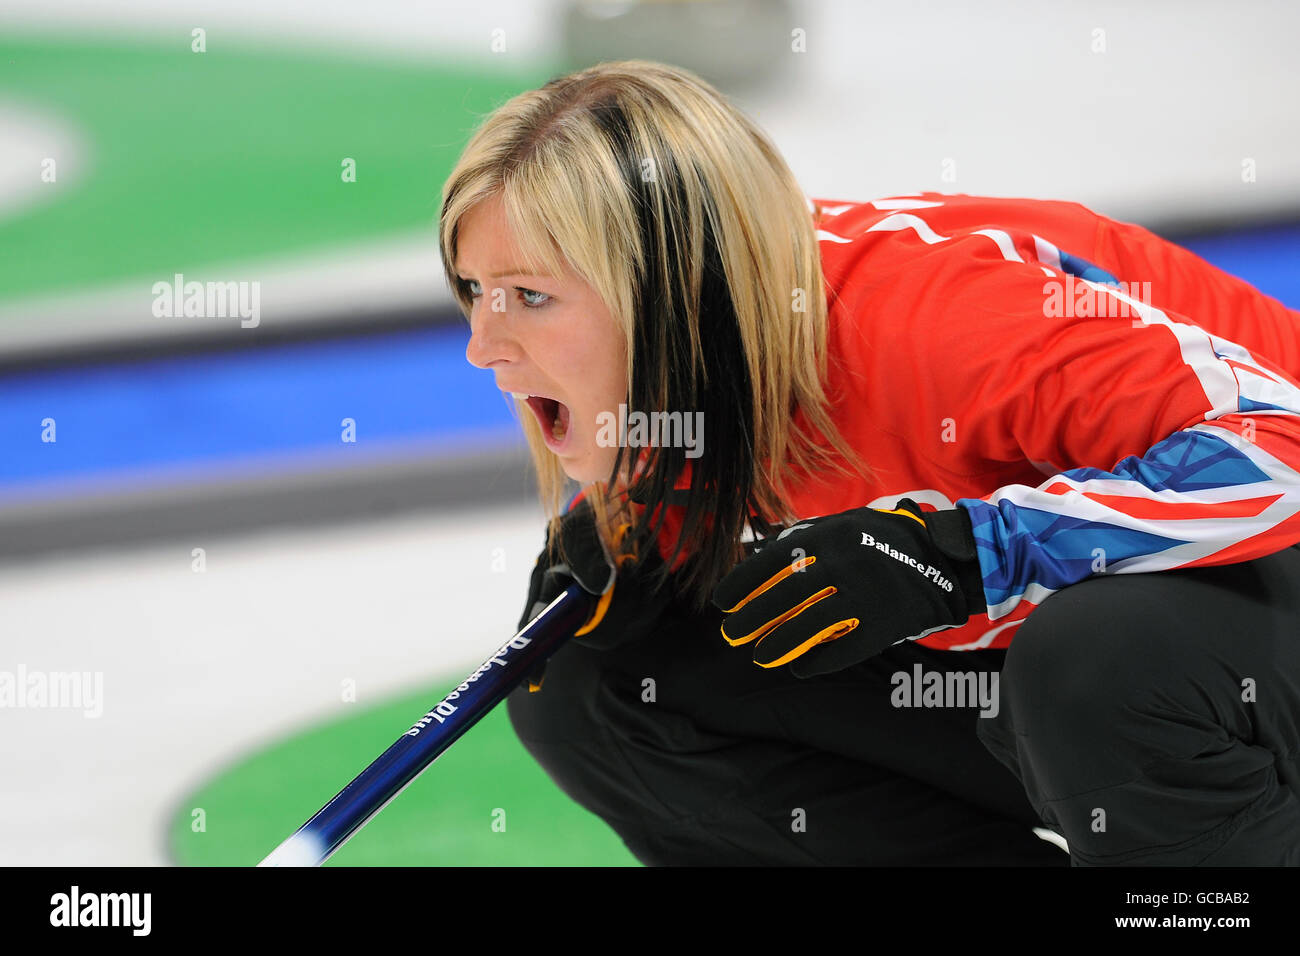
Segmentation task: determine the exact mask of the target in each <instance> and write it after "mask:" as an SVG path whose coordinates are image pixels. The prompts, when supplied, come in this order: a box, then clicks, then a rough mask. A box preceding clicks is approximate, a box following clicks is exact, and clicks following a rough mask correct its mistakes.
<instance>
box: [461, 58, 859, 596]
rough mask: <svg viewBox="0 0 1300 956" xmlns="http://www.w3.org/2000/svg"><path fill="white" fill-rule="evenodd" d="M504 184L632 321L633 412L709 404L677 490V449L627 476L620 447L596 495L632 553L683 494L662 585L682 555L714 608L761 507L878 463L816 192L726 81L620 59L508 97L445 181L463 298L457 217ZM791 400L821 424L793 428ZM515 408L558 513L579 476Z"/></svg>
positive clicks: (531, 225)
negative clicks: (861, 431) (842, 407)
mask: <svg viewBox="0 0 1300 956" xmlns="http://www.w3.org/2000/svg"><path fill="white" fill-rule="evenodd" d="M497 197H500V198H501V199H502V205H503V207H504V210H505V215H506V220H507V223H508V226H509V229H510V230H511V234H512V236H513V237H514V239H515V242H516V243H517V245H518V247H519V249H520V250H521V251H522V253H523V254H524V256H525V257H526V258H527V260H528V261H527V262H526V263H524V265H523V267H524V268H527V269H529V270H532V271H537V272H540V273H549V274H553V275H560V274H562V273H563V272H564V271H565V268H564V264H565V262H567V264H568V267H569V268H571V269H572V270H573V271H574V272H575V273H576V274H577V275H579V276H581V277H582V278H583V280H584V281H586V282H587V283H588V284H589V285H590V286H591V287H592V288H593V289H594V290H595V291H596V293H597V294H598V295H599V296H600V298H601V300H602V301H603V302H604V303H605V304H606V306H607V307H608V309H609V311H610V314H611V315H612V316H613V317H614V318H615V321H617V322H618V323H619V327H620V328H621V330H622V332H623V335H624V337H625V340H626V343H627V359H628V361H627V384H628V411H629V412H631V411H633V410H636V409H638V408H640V409H643V410H645V411H647V412H649V411H651V410H660V411H664V410H678V411H682V412H691V411H702V412H704V420H705V421H706V423H707V425H708V434H709V441H708V443H707V445H706V448H705V449H704V453H703V455H701V456H700V457H698V458H695V459H693V460H692V461H691V482H690V488H689V491H687V492H685V493H683V492H682V491H678V492H673V491H672V489H673V487H674V485H675V483H676V482H677V480H678V479H679V478H680V477H681V475H682V472H683V469H684V467H685V461H686V459H685V456H684V453H683V451H682V450H681V449H670V448H652V449H649V450H648V458H647V461H646V465H645V469H644V471H643V472H641V473H640V474H638V475H635V476H634V480H633V481H632V484H631V486H630V487H625V486H624V485H623V478H624V477H625V476H626V475H627V474H628V472H626V471H625V468H626V467H627V463H626V462H625V461H624V454H623V452H624V450H623V449H622V448H620V449H619V452H618V458H617V460H616V463H615V466H614V469H613V471H612V472H611V475H610V478H609V479H608V480H607V481H604V482H599V483H597V484H596V487H597V488H598V489H599V491H600V493H598V494H594V495H591V494H589V495H588V497H589V498H591V499H592V503H593V506H594V507H595V508H596V513H597V515H598V521H599V526H600V527H601V529H602V531H601V533H602V536H603V537H604V539H605V541H606V543H607V545H610V546H611V549H612V550H613V549H615V548H621V549H623V550H625V551H628V552H631V551H635V550H637V549H638V548H641V550H643V551H644V550H649V549H648V548H644V547H643V545H644V543H645V542H646V541H650V540H653V539H654V537H655V535H656V534H657V533H658V531H659V529H660V526H661V523H662V521H663V518H664V515H665V509H666V507H667V506H668V505H670V504H675V503H684V504H685V507H686V510H685V515H684V518H683V520H682V525H681V533H680V534H679V536H678V540H677V546H676V548H675V550H674V551H673V554H672V557H671V559H670V561H669V562H668V566H666V567H665V568H664V569H663V574H662V575H661V577H660V578H659V579H658V581H657V582H656V584H660V583H663V581H664V580H666V579H667V577H668V571H669V570H670V569H671V570H672V571H676V570H677V569H678V565H682V566H683V567H682V572H681V575H680V578H679V582H678V583H679V587H680V588H681V589H682V590H683V591H684V592H687V593H690V594H691V595H692V596H693V597H694V599H695V606H696V607H697V608H698V607H703V605H704V604H705V603H706V602H707V600H708V597H709V595H710V593H711V592H712V589H713V587H714V586H715V585H716V583H717V581H718V580H719V579H720V578H721V576H722V575H723V574H725V573H726V571H727V570H729V569H730V567H731V566H732V565H733V564H734V563H735V562H736V561H737V560H739V558H740V557H741V556H742V550H741V545H740V535H741V532H742V530H743V528H744V526H745V524H746V523H747V522H748V523H749V524H750V525H751V526H753V527H754V530H755V531H756V533H765V532H767V531H768V530H770V528H771V525H770V524H769V522H775V523H788V522H789V521H791V520H793V519H794V518H795V517H798V516H796V515H793V514H791V513H790V509H789V505H788V501H789V487H790V486H789V482H790V481H791V479H792V478H793V476H795V475H796V474H800V473H802V474H812V473H813V472H815V471H817V470H820V469H823V468H833V469H836V470H840V471H845V472H847V471H848V470H849V469H848V468H847V467H846V465H845V462H849V463H850V464H851V465H852V466H853V467H855V468H857V469H858V470H859V472H860V473H863V474H869V469H867V468H866V467H865V465H864V464H863V463H862V462H861V460H860V459H859V457H858V456H857V455H856V454H855V453H854V451H853V450H852V449H851V448H849V447H848V446H847V444H846V443H845V442H844V440H843V438H842V437H841V436H840V434H839V432H838V430H837V429H836V428H835V426H834V424H833V422H832V420H831V417H830V414H829V411H828V407H827V406H828V400H827V396H826V393H825V376H826V361H827V348H826V343H827V319H826V301H825V293H824V290H823V283H824V279H823V275H822V270H821V257H820V254H819V251H818V246H817V240H816V236H815V234H814V229H813V221H812V212H811V210H810V205H809V201H808V200H807V198H806V197H805V196H804V194H803V192H802V190H801V189H800V187H799V185H798V183H797V181H796V180H795V178H794V175H793V173H791V171H790V169H789V167H788V166H787V165H786V163H785V161H784V159H783V158H782V157H781V155H780V153H779V152H778V151H777V149H776V147H775V146H774V145H773V144H772V142H771V141H770V140H769V138H768V137H767V135H766V134H765V133H764V132H763V131H762V130H761V129H760V128H759V127H758V126H756V125H755V124H754V123H753V122H752V121H751V120H750V119H749V118H748V117H747V116H745V115H744V113H742V112H741V111H740V110H738V109H737V108H736V107H735V106H733V105H732V104H731V103H729V102H728V101H727V100H726V99H725V98H724V97H723V96H722V95H721V94H720V93H719V92H718V91H717V90H716V89H714V88H713V87H712V86H710V85H708V84H707V83H705V82H704V81H703V80H701V79H700V78H699V77H697V76H696V75H694V74H693V73H690V72H689V71H687V70H683V69H679V68H676V67H672V66H667V65H664V64H660V63H652V62H649V61H644V60H623V61H618V62H607V63H602V64H600V65H598V66H594V67H591V68H590V69H585V70H581V71H579V72H576V73H572V74H569V75H567V76H561V77H557V78H556V79H553V80H551V81H550V82H549V83H547V84H546V85H545V86H543V87H541V88H540V89H536V90H531V91H528V92H525V93H521V94H519V95H518V96H516V97H514V98H513V99H511V100H509V101H508V102H506V103H505V104H504V105H502V106H500V107H499V108H497V109H496V110H494V111H493V112H492V113H491V114H490V115H489V116H488V117H487V118H486V120H485V121H484V122H483V123H482V125H481V126H480V127H479V128H478V130H477V131H476V132H475V133H474V135H473V137H472V138H471V140H470V142H469V144H468V145H467V146H466V147H465V150H464V152H463V154H462V155H461V157H460V160H459V162H458V163H457V164H456V167H455V169H454V170H453V171H452V173H451V175H450V177H449V178H448V180H447V182H446V184H445V186H444V188H443V194H442V210H441V215H440V221H439V233H440V235H439V238H440V242H441V251H442V260H443V265H444V267H445V269H446V272H447V281H448V283H449V285H450V286H451V289H452V291H453V293H454V295H455V296H456V298H457V300H458V302H459V303H460V305H461V308H462V309H463V310H464V312H465V314H466V315H467V316H468V315H469V313H470V310H471V308H472V300H471V298H470V295H469V290H468V283H466V282H463V281H462V280H460V279H459V277H458V276H457V274H456V272H457V270H456V248H457V230H458V226H459V224H460V222H461V220H462V219H463V217H464V216H465V215H466V213H467V212H468V211H469V210H471V209H473V208H474V207H475V206H477V205H478V204H479V203H480V202H483V201H484V200H488V199H494V198H497ZM796 409H802V410H803V413H804V415H805V416H806V417H807V420H808V422H809V424H810V425H811V426H812V427H811V429H810V431H813V432H815V434H805V433H803V432H801V431H799V430H798V429H795V428H793V427H792V425H793V416H794V413H795V410H796ZM519 410H521V409H519ZM521 411H522V410H521ZM520 419H521V421H522V423H523V428H524V432H525V435H526V437H527V440H528V443H529V446H530V449H531V452H532V458H533V462H534V464H535V466H536V469H537V476H538V485H539V492H540V495H541V499H542V504H543V507H544V508H546V511H547V514H548V516H550V520H551V524H550V528H551V529H552V531H554V530H555V529H556V528H557V527H558V521H559V517H558V516H559V512H560V509H561V507H562V498H563V495H564V491H565V485H566V476H565V474H564V472H563V470H562V468H561V466H560V463H559V460H558V459H557V458H556V456H555V455H553V454H552V453H551V452H550V451H549V449H547V447H546V443H545V441H544V439H543V438H542V434H541V427H540V426H539V424H538V422H537V420H536V419H535V418H534V416H533V415H531V414H520ZM818 436H820V438H819V437H818ZM823 440H824V441H823ZM628 497H630V498H631V499H632V501H633V502H636V503H637V504H639V505H643V506H646V507H645V508H644V510H640V509H638V508H637V507H636V506H635V505H633V504H632V503H630V502H629V501H628V500H627V498H628ZM629 521H630V523H631V526H632V528H634V529H635V533H634V534H631V535H626V534H625V535H622V536H621V537H622V540H621V541H620V542H619V543H618V544H612V542H614V541H615V535H614V534H613V533H612V529H613V528H614V527H615V526H618V525H620V524H626V523H628V522H629ZM552 538H553V539H558V538H559V535H558V534H553V535H552ZM684 543H690V544H692V545H694V546H695V549H694V551H693V553H689V554H688V553H687V551H686V550H684Z"/></svg>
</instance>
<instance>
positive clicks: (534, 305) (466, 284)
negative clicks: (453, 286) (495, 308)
mask: <svg viewBox="0 0 1300 956" xmlns="http://www.w3.org/2000/svg"><path fill="white" fill-rule="evenodd" d="M461 285H462V287H463V288H464V290H465V294H466V295H468V296H469V297H470V298H471V299H477V298H478V297H479V296H480V295H482V294H483V289H482V287H481V286H480V285H479V284H478V280H477V279H462V280H461ZM515 291H516V292H518V293H519V299H520V301H521V302H522V303H523V306H524V308H525V309H540V308H543V307H545V306H546V305H547V303H548V302H549V301H550V298H551V296H550V295H549V294H548V293H546V292H534V291H533V290H532V289H525V288H524V287H523V286H518V285H517V286H515ZM529 296H540V297H541V299H542V300H544V301H537V300H533V299H529V298H528V297H529Z"/></svg>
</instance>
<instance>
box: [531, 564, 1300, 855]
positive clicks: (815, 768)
mask: <svg viewBox="0 0 1300 956" xmlns="http://www.w3.org/2000/svg"><path fill="white" fill-rule="evenodd" d="M720 624H721V615H720V613H718V612H715V611H713V610H712V609H710V611H709V612H707V613H704V614H700V615H693V614H691V613H689V611H688V610H687V609H684V608H683V607H681V606H679V605H674V606H671V607H670V608H669V609H668V610H667V612H666V613H665V617H664V619H663V621H662V624H661V627H660V628H659V630H658V631H657V632H656V633H655V634H653V635H652V636H651V637H649V638H647V639H645V640H641V641H636V642H632V643H626V644H623V645H621V646H618V647H615V648H612V649H608V650H597V649H593V648H591V647H588V646H585V645H583V644H581V643H579V642H577V641H572V642H570V643H569V644H567V645H566V646H565V647H563V648H562V649H561V650H560V651H559V652H558V653H557V654H556V655H555V657H553V658H552V660H551V662H550V664H549V666H548V668H547V671H546V678H545V681H544V682H543V685H542V688H541V690H540V691H537V692H534V693H529V692H528V691H527V689H526V688H521V689H520V690H517V691H515V692H514V693H513V694H512V695H511V696H510V699H509V701H508V709H509V714H510V719H511V721H512V723H513V725H514V728H515V731H516V733H517V734H518V735H519V737H520V739H521V740H522V742H523V743H524V745H525V747H526V748H527V749H528V751H529V752H530V753H531V754H532V755H533V757H534V758H535V759H536V760H538V761H539V763H540V764H541V765H542V766H543V767H544V768H545V769H546V771H547V772H548V773H549V774H550V776H551V778H552V779H553V780H555V782H556V783H557V784H558V785H559V786H560V787H561V788H562V789H563V790H564V791H565V792H566V793H567V794H568V795H569V796H570V797H572V798H573V799H574V800H576V801H577V802H578V803H579V804H581V805H582V806H584V807H586V808H587V809H588V810H590V811H592V812H593V813H595V814H597V815H598V816H600V817H601V818H602V819H604V820H605V821H606V822H607V823H608V824H609V825H610V826H611V827H612V828H613V829H614V830H615V831H616V832H617V833H618V834H619V835H620V836H621V837H622V838H623V840H624V842H625V843H626V844H627V846H628V848H629V849H630V850H631V852H632V853H633V854H634V855H635V856H636V857H637V858H638V859H639V860H640V861H641V862H643V863H645V864H647V865H762V864H775V865H782V864H786V865H815V864H848V865H879V866H896V865H941V866H942V865H951V866H963V865H990V866H1040V865H1041V866H1051V865H1068V864H1071V863H1073V864H1075V865H1116V864H1119V865H1209V866H1243V865H1283V864H1300V547H1294V548H1288V549H1286V550H1284V551H1281V552H1279V553H1277V554H1274V555H1270V556H1268V557H1265V558H1260V559H1258V560H1255V561H1251V562H1245V563H1242V564H1236V565H1229V566H1223V567H1214V568H1197V569H1192V570H1186V571H1166V572H1159V573H1152V574H1139V575H1111V576H1101V577H1094V578H1090V579H1088V580H1086V581H1083V582H1080V583H1079V584H1076V585H1074V586H1072V587H1070V588H1067V589H1065V590H1063V591H1061V592H1059V593H1057V594H1055V595H1053V596H1052V597H1050V598H1049V599H1047V600H1046V601H1045V602H1044V603H1043V605H1042V606H1041V607H1039V608H1038V609H1037V610H1036V611H1035V612H1034V613H1033V614H1032V615H1031V616H1030V618H1029V619H1028V620H1026V621H1025V622H1024V623H1023V624H1021V625H1020V626H1019V630H1018V633H1017V634H1016V635H1015V637H1014V638H1013V640H1012V644H1011V647H1010V648H1008V649H1006V650H983V651H968V652H958V651H936V650H931V649H929V648H925V647H922V646H919V645H915V644H910V643H906V644H901V645H895V646H894V647H891V648H889V649H888V650H886V651H885V652H884V653H882V654H880V655H879V656H877V657H876V658H873V659H872V660H869V661H866V662H864V663H863V664H860V665H857V666H856V667H852V668H849V669H847V670H845V671H842V672H840V673H838V674H832V675H826V676H823V677H819V678H814V679H811V680H806V681H802V680H799V679H797V678H794V677H791V676H789V675H788V674H787V673H785V672H784V671H783V670H778V671H765V670H763V669H761V668H758V667H755V666H754V664H753V663H752V661H751V659H750V657H749V653H748V652H747V651H746V650H745V649H744V648H732V647H729V646H728V645H727V644H726V643H725V642H724V641H723V640H722V638H721V637H720V635H719V627H720ZM981 674H982V675H983V676H982V677H981V676H980V675H981ZM949 675H951V676H949ZM981 681H982V682H983V685H982V686H983V687H984V689H985V690H986V691H988V690H990V689H992V690H993V691H995V692H996V693H993V694H992V695H991V696H988V695H986V696H985V698H984V699H983V701H981V700H978V699H972V698H976V697H977V696H978V695H977V694H974V693H971V691H972V689H973V688H975V687H978V686H981V685H980V682H981ZM925 688H928V690H926V691H925V692H923V689H925ZM959 689H964V691H965V693H964V694H962V693H959V692H958V691H959ZM1036 827H1039V828H1042V827H1046V828H1050V829H1051V830H1054V831H1056V832H1057V833H1059V834H1060V835H1062V836H1063V837H1064V838H1065V840H1066V841H1068V844H1069V848H1070V849H1069V855H1068V856H1067V854H1066V853H1064V852H1062V850H1061V849H1060V848H1059V847H1058V846H1056V845H1054V844H1052V843H1050V842H1047V841H1045V840H1044V839H1042V838H1040V837H1039V836H1038V835H1036V834H1035V832H1034V828H1036Z"/></svg>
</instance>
